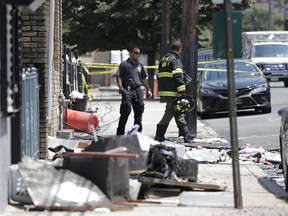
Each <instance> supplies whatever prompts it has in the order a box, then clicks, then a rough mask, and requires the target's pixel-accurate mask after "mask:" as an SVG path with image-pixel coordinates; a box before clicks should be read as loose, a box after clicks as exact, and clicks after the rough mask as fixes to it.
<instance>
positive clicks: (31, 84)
mask: <svg viewBox="0 0 288 216" xmlns="http://www.w3.org/2000/svg"><path fill="white" fill-rule="evenodd" d="M39 118H40V115H39V84H38V71H37V69H36V68H31V69H25V70H24V71H23V74H22V126H23V127H22V135H23V146H22V151H23V153H24V154H25V155H28V156H30V157H32V158H34V159H38V158H39V152H40V120H39Z"/></svg>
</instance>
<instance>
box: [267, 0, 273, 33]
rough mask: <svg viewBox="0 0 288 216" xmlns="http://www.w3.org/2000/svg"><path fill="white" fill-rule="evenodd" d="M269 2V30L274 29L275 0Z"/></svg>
mask: <svg viewBox="0 0 288 216" xmlns="http://www.w3.org/2000/svg"><path fill="white" fill-rule="evenodd" d="M268 4H269V13H268V17H269V23H268V27H269V31H272V30H273V0H268Z"/></svg>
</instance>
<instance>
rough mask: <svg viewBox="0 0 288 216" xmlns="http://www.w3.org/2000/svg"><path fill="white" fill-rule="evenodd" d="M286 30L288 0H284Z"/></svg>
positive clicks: (287, 27) (286, 26) (287, 24)
mask: <svg viewBox="0 0 288 216" xmlns="http://www.w3.org/2000/svg"><path fill="white" fill-rule="evenodd" d="M284 8H285V11H284V30H285V31H288V0H284Z"/></svg>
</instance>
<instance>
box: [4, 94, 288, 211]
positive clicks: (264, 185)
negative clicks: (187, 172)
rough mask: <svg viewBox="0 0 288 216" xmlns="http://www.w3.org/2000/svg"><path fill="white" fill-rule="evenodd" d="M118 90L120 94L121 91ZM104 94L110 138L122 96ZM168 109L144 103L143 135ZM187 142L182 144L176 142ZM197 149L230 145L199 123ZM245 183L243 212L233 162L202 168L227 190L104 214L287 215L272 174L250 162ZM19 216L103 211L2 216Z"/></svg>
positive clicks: (101, 106) (201, 178)
mask: <svg viewBox="0 0 288 216" xmlns="http://www.w3.org/2000/svg"><path fill="white" fill-rule="evenodd" d="M116 90H117V89H116ZM98 93H99V92H97V91H96V90H95V91H92V95H93V98H94V101H93V102H91V104H90V106H91V107H92V108H93V109H95V108H98V112H97V115H98V117H99V118H101V119H100V120H101V121H100V122H102V124H103V125H102V126H103V128H102V129H101V130H99V136H110V135H114V134H115V132H116V127H117V124H118V118H119V106H120V96H119V95H118V92H116V91H115V89H114V90H111V91H110V93H108V91H104V90H103V92H102V95H101V99H100V98H99V97H100V96H99V95H98ZM164 109H165V104H164V103H160V102H159V100H145V112H144V115H143V132H142V134H144V135H146V136H148V137H151V138H153V137H154V136H155V131H156V124H157V122H158V121H159V120H160V118H161V117H162V115H163V113H164ZM132 121H133V112H132V113H131V115H130V118H129V120H128V123H127V128H129V127H132V123H133V122H132ZM166 136H167V137H168V138H175V139H176V140H177V136H178V130H177V126H176V124H175V121H171V124H170V125H169V127H168V130H167V134H166ZM178 141H179V143H183V141H182V140H177V142H178ZM194 144H195V145H203V146H210V147H212V146H213V147H215V148H216V147H217V146H223V145H224V146H226V147H229V142H228V141H226V140H223V139H222V138H221V137H218V135H217V134H216V133H215V131H213V129H211V128H209V127H207V126H205V125H204V124H203V123H202V122H201V121H200V120H197V138H195V143H194ZM240 175H241V178H240V182H239V183H240V184H241V192H242V193H241V194H240V196H237V197H238V198H239V197H240V198H241V199H242V207H243V208H242V209H237V208H235V202H234V197H235V194H234V183H233V182H234V181H233V170H232V165H231V163H214V164H209V163H207V164H199V167H198V182H203V183H212V184H220V185H226V186H227V190H226V191H224V192H215V191H197V190H196V191H187V192H183V193H182V194H180V195H179V196H172V197H166V198H160V199H159V198H158V199H156V198H155V199H152V198H151V199H150V201H151V202H152V201H157V202H159V203H160V204H151V203H150V204H138V205H137V206H134V208H133V209H130V210H120V211H112V212H109V213H101V215H115V216H122V215H123V216H124V215H125V216H130V215H131V216H134V215H135V216H141V215H143V216H144V215H145V216H146V215H153V216H162V215H166V216H170V215H171V216H172V215H179V216H180V215H181V216H186V215H187V216H188V215H199V216H202V215H204V216H206V215H207V216H210V215H211V216H212V215H222V216H223V215H235V216H236V215H253V216H258V215H269V216H273V215H283V216H284V215H287V214H288V204H287V201H286V202H285V199H286V200H287V199H288V194H287V193H286V192H285V191H284V190H282V189H281V188H280V187H279V186H278V185H277V184H276V183H275V181H273V180H271V179H270V178H269V177H268V176H267V174H266V173H265V172H264V171H263V170H262V169H261V168H259V166H257V164H255V163H251V162H241V161H240ZM14 214H18V215H21V216H22V215H24V216H25V215H27V216H28V215H29V216H31V215H32V216H33V215H41V216H42V215H43V216H44V215H45V216H46V215H47V216H48V215H49V216H50V215H51V216H56V215H57V216H58V215H59V216H68V215H69V216H74V215H75V216H76V215H79V216H80V215H81V216H89V215H99V212H97V211H93V212H83V213H81V212H33V211H32V212H25V211H23V209H18V208H16V207H14V206H8V207H7V209H6V211H5V212H4V214H3V216H12V215H14Z"/></svg>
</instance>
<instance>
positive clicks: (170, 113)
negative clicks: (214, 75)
mask: <svg viewBox="0 0 288 216" xmlns="http://www.w3.org/2000/svg"><path fill="white" fill-rule="evenodd" d="M181 52H182V44H181V42H180V41H175V42H173V43H172V44H171V47H170V50H169V52H168V53H167V54H166V55H165V56H164V57H163V58H162V59H161V61H160V63H159V66H158V69H159V72H158V75H157V78H158V87H159V91H158V94H159V96H160V97H161V100H162V101H163V102H166V109H165V113H164V115H163V117H162V119H161V120H160V122H159V123H158V124H157V129H156V136H155V140H157V141H160V142H162V141H164V140H165V137H164V135H165V133H166V130H167V128H168V125H169V123H170V121H171V119H172V118H173V117H174V118H175V121H176V124H177V127H178V128H179V134H181V135H183V136H184V142H192V140H193V139H194V137H195V135H193V134H191V133H190V132H189V130H188V126H187V122H186V120H185V115H186V114H185V112H178V111H177V110H176V109H175V102H176V101H177V99H179V98H182V97H185V92H186V85H185V82H186V81H185V75H184V71H183V64H182V59H181V57H180V55H181Z"/></svg>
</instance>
